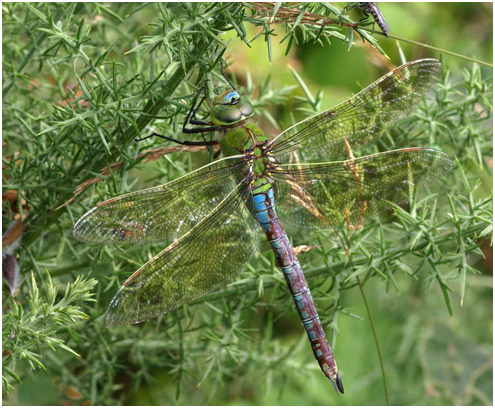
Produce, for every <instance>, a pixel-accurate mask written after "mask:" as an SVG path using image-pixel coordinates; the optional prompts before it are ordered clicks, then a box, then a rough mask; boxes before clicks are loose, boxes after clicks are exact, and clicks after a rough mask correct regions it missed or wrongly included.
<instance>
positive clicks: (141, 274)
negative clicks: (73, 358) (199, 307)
mask: <svg viewBox="0 0 495 408" xmlns="http://www.w3.org/2000/svg"><path fill="white" fill-rule="evenodd" d="M248 188H249V187H248V186H247V185H246V184H245V182H244V181H243V182H241V183H240V184H238V185H237V186H235V185H234V186H232V185H231V192H230V193H229V194H228V195H227V196H226V197H225V198H224V200H223V201H221V202H220V203H219V204H218V205H217V207H216V208H215V209H213V210H212V211H211V213H210V214H209V215H208V216H207V217H205V218H204V219H203V220H202V221H201V222H199V223H198V224H196V225H195V226H194V227H193V228H192V229H191V230H190V231H189V232H188V233H186V234H185V235H183V236H182V237H181V238H180V239H179V240H178V241H176V242H174V243H172V244H171V245H170V246H169V247H168V248H166V249H164V250H163V251H162V252H160V253H159V254H158V255H157V256H155V257H154V258H152V259H151V260H150V261H149V262H147V263H146V264H145V265H143V266H142V267H141V268H140V269H139V270H138V271H137V272H135V273H134V274H133V275H132V276H131V277H130V278H129V279H128V280H127V281H126V282H125V283H124V284H123V286H122V287H121V288H120V290H119V291H118V292H117V294H116V295H115V296H114V298H113V299H112V301H111V303H110V305H109V306H108V309H107V312H106V316H105V321H106V323H107V324H108V325H112V326H116V325H127V324H132V323H138V322H141V321H144V320H148V319H151V318H153V317H155V316H158V315H160V314H163V313H166V312H168V311H170V310H173V309H175V308H177V307H179V306H181V305H183V304H185V303H189V302H192V301H193V300H195V299H198V298H200V297H202V296H204V295H206V294H207V293H210V292H211V291H213V290H214V289H215V288H218V287H219V286H221V285H225V284H226V283H228V282H230V281H231V280H232V278H233V277H234V275H235V274H236V273H238V272H239V271H240V270H241V269H242V267H243V266H244V265H245V264H246V263H247V262H248V261H249V259H250V258H251V256H252V255H253V253H254V252H255V251H256V250H257V248H258V244H259V236H258V227H257V225H256V223H255V221H254V219H253V218H252V216H251V214H250V211H249V210H248V208H247V207H246V205H245V203H244V201H245V198H246V195H247V192H248Z"/></svg>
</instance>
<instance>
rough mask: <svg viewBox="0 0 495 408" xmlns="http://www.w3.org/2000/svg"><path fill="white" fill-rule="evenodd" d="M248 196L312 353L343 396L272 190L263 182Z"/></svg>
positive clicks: (336, 372) (309, 293)
mask: <svg viewBox="0 0 495 408" xmlns="http://www.w3.org/2000/svg"><path fill="white" fill-rule="evenodd" d="M252 194H253V196H252V199H253V207H254V217H255V218H256V220H257V221H258V223H259V224H260V225H261V228H263V230H264V231H265V233H266V236H267V238H268V241H269V242H270V245H271V246H272V248H273V251H274V252H275V256H276V258H277V263H278V265H279V266H280V267H281V268H282V271H283V273H284V277H285V280H286V282H287V285H288V286H289V290H290V292H291V294H292V297H293V299H294V303H295V305H296V308H297V311H298V313H299V316H300V318H301V321H302V323H303V325H304V328H305V329H306V333H307V334H308V338H309V341H310V342H311V347H312V349H313V354H314V355H315V358H316V359H317V360H318V363H319V365H320V367H321V369H322V371H323V372H324V373H325V375H326V376H327V377H328V378H329V379H330V381H331V382H332V384H333V386H334V388H335V389H336V390H337V389H338V391H340V392H341V393H344V387H343V385H342V381H341V379H340V375H339V371H338V369H337V364H336V362H335V359H334V356H333V352H332V349H331V348H330V345H329V344H328V341H327V338H326V336H325V332H324V330H323V327H322V325H321V322H320V318H319V317H318V312H317V311H316V306H315V304H314V301H313V297H312V296H311V292H310V290H309V287H308V284H307V282H306V278H305V277H304V273H303V271H302V269H301V266H300V265H299V261H298V260H297V257H296V254H295V253H294V250H293V248H292V245H291V243H290V241H289V239H288V237H287V234H286V233H285V231H284V229H283V227H282V226H281V225H280V222H279V221H278V218H277V213H276V211H275V200H274V195H273V188H272V186H271V184H270V183H269V182H266V183H263V184H261V185H258V186H256V187H254V189H253V191H252Z"/></svg>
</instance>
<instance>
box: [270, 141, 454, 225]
mask: <svg viewBox="0 0 495 408" xmlns="http://www.w3.org/2000/svg"><path fill="white" fill-rule="evenodd" d="M451 167H452V161H451V159H450V157H449V156H448V155H446V154H445V153H443V152H441V151H438V150H433V149H422V148H409V149H402V150H392V151H389V152H385V153H378V154H373V155H370V156H364V157H360V158H358V159H353V160H346V161H341V162H330V163H315V164H301V165H298V166H295V165H280V166H278V167H276V168H275V169H274V170H273V171H272V174H271V175H272V177H273V178H274V179H275V180H276V181H278V183H276V187H277V190H276V191H277V194H276V205H277V207H276V208H277V214H278V216H279V218H280V220H282V221H284V222H286V223H287V224H289V225H293V226H295V227H299V228H308V229H329V228H339V227H341V226H343V225H348V226H354V227H355V226H358V225H361V223H362V222H363V221H364V220H365V219H369V218H371V217H373V216H375V215H376V214H377V213H378V212H380V211H383V210H385V209H387V208H390V207H392V205H393V204H400V203H403V202H406V201H408V200H409V198H410V197H411V196H412V195H413V194H414V193H415V192H416V191H420V190H425V189H426V188H428V186H430V185H431V184H433V183H434V182H436V181H438V180H439V179H440V178H441V177H442V176H443V175H444V174H445V173H446V172H447V171H448V170H449V169H450V168H451Z"/></svg>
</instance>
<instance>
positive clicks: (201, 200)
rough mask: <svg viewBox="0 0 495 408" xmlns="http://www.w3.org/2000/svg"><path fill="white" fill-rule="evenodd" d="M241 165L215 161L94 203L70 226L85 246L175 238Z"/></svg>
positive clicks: (226, 188)
mask: <svg viewBox="0 0 495 408" xmlns="http://www.w3.org/2000/svg"><path fill="white" fill-rule="evenodd" d="M243 170H244V164H243V163H242V162H240V161H239V159H238V158H237V159H236V158H226V159H221V160H217V161H215V162H213V163H211V164H208V165H206V166H204V167H202V168H200V169H198V170H196V171H193V172H191V173H189V174H187V175H185V176H183V177H180V178H178V179H177V180H174V181H171V182H170V183H167V184H164V185H161V186H158V187H153V188H148V189H146V190H141V191H137V192H133V193H129V194H124V195H122V196H119V197H115V198H111V199H110V200H107V201H105V202H103V203H100V204H98V205H97V206H96V207H94V208H93V209H91V210H89V211H88V212H87V213H86V214H84V215H83V216H82V217H81V218H80V219H79V221H78V222H77V223H76V225H75V226H74V230H73V234H74V237H75V238H76V239H78V240H80V241H83V242H86V243H88V244H128V243H138V242H154V241H160V240H166V239H170V240H172V239H177V238H179V237H180V236H182V235H183V234H184V233H185V232H187V231H189V230H190V229H191V228H192V227H193V226H194V225H196V224H197V223H198V222H199V221H201V220H202V219H203V218H204V217H205V216H206V215H207V214H209V213H210V211H211V210H212V209H213V208H215V207H216V206H217V205H218V203H220V201H222V199H223V198H224V197H225V196H226V195H227V194H228V193H229V192H230V191H231V189H232V183H234V179H235V178H236V177H238V176H239V175H240V174H242V171H243Z"/></svg>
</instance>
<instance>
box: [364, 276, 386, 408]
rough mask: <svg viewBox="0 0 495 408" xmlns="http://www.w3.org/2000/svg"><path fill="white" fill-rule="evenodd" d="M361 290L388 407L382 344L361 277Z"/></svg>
mask: <svg viewBox="0 0 495 408" xmlns="http://www.w3.org/2000/svg"><path fill="white" fill-rule="evenodd" d="M356 278H357V281H358V285H359V290H360V291H361V296H362V297H363V302H364V305H365V307H366V312H367V313H368V318H369V320H370V324H371V331H372V332H373V338H374V339H375V344H376V351H377V352H378V360H379V361H380V368H381V370H382V378H383V388H384V391H385V399H386V400H387V405H390V397H389V395H388V386H387V375H386V374H385V366H384V365H383V356H382V351H381V349H380V342H379V341H378V336H377V334H376V329H375V322H374V321H373V315H372V314H371V309H370V307H369V305H368V301H367V300H366V294H365V293H364V288H363V285H362V284H361V279H359V276H356Z"/></svg>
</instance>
